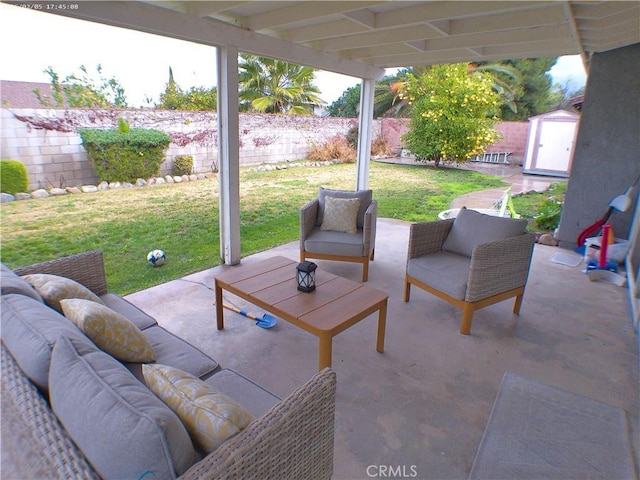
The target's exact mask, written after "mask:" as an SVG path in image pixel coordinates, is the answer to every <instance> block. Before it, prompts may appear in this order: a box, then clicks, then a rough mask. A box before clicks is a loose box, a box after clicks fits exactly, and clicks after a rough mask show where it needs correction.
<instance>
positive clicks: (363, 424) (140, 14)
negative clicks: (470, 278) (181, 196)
mask: <svg viewBox="0 0 640 480" xmlns="http://www.w3.org/2000/svg"><path fill="white" fill-rule="evenodd" d="M81 6H82V8H79V9H77V10H66V11H62V10H56V11H54V12H49V13H56V14H62V15H68V16H72V17H75V18H80V19H85V20H89V21H96V22H101V23H106V24H111V25H116V26H121V27H125V28H133V29H137V30H141V31H146V32H150V33H155V34H160V35H166V36H172V37H174V38H181V39H185V40H189V41H194V42H199V43H204V44H208V45H213V46H216V47H217V48H218V54H217V59H216V60H217V65H218V78H219V84H218V91H219V105H220V110H219V113H220V114H219V119H220V122H221V123H220V125H219V132H220V133H219V149H220V150H219V158H220V182H221V188H220V192H221V194H220V231H221V238H220V256H221V258H223V259H224V262H225V263H226V264H227V265H225V266H221V267H216V268H214V269H210V270H206V271H203V272H200V273H197V274H194V275H190V276H188V277H185V278H182V279H179V280H175V281H172V282H169V283H167V284H165V285H161V286H158V287H154V288H152V289H148V290H144V291H141V292H137V293H135V294H132V295H130V296H129V297H128V299H129V300H130V301H131V302H133V303H135V304H136V305H138V306H139V307H140V308H142V309H143V310H145V311H147V312H148V313H149V314H150V315H152V316H154V317H155V318H156V319H157V320H158V322H159V323H160V324H161V325H162V326H164V327H165V328H167V329H169V330H171V331H172V332H174V333H176V334H178V335H179V336H181V337H183V338H185V339H186V340H187V341H189V342H191V343H193V344H194V345H196V346H197V347H199V348H201V349H202V350H203V351H205V352H206V353H208V354H209V355H211V356H212V357H213V358H215V359H216V360H218V361H219V362H220V363H221V364H222V365H224V366H225V367H227V368H232V369H236V370H238V371H239V372H240V373H246V374H247V375H248V376H250V377H251V378H252V379H254V380H255V381H257V382H259V383H261V384H263V385H265V386H267V387H268V388H269V389H271V390H273V391H274V392H276V393H277V394H279V395H280V396H285V395H287V394H288V393H290V392H291V391H292V390H293V389H294V388H295V387H296V386H297V385H299V384H301V383H302V382H303V381H304V380H305V379H307V378H308V377H309V376H310V375H311V374H312V373H313V372H314V371H315V370H316V368H317V348H318V345H317V340H316V338H315V337H313V336H311V335H308V334H306V333H305V332H303V331H301V330H300V329H298V328H296V327H294V326H292V325H289V324H287V323H285V322H280V323H279V324H278V326H277V327H275V328H273V329H271V330H264V329H261V328H258V327H256V326H255V325H254V324H253V322H251V321H249V320H247V319H246V318H244V317H241V316H239V315H234V316H233V317H232V314H230V313H228V317H227V321H226V328H225V329H224V330H223V331H217V330H216V328H215V319H214V305H213V280H214V277H215V275H216V274H217V273H218V272H221V271H223V270H225V269H228V268H242V265H243V264H249V263H251V262H255V261H257V260H259V259H261V258H265V257H268V256H272V255H283V256H285V257H288V258H291V259H297V258H298V243H297V242H293V243H290V244H287V245H284V246H281V247H278V248H275V249H272V250H269V251H266V252H262V253H260V254H257V255H254V256H251V257H248V258H244V259H242V262H241V261H240V260H241V259H240V248H239V246H240V236H239V232H240V228H239V227H240V225H239V222H240V219H239V186H238V155H239V145H238V128H237V126H238V125H237V117H238V112H237V91H236V90H237V89H235V84H236V83H237V54H238V52H239V51H246V52H250V53H254V54H256V55H263V56H272V57H275V58H279V59H283V60H287V61H291V62H295V63H299V64H304V65H310V66H313V67H315V68H320V69H325V70H329V71H335V72H338V73H343V74H347V75H352V76H357V77H359V78H362V97H361V109H360V119H359V120H360V126H361V128H360V138H359V143H358V152H359V153H358V163H357V168H356V172H355V186H356V188H365V187H366V186H367V175H368V162H369V147H370V142H371V138H370V132H371V129H370V128H369V126H370V120H371V117H372V104H373V90H374V84H375V80H376V79H378V78H380V77H381V76H382V74H383V72H384V70H383V68H384V67H401V66H409V65H430V64H436V63H451V62H462V61H467V62H473V61H485V60H486V61H491V60H499V59H505V58H523V57H535V56H557V55H567V54H580V55H581V56H582V58H583V61H584V62H585V64H586V65H588V66H589V65H593V69H591V71H590V72H589V74H590V79H589V83H588V86H587V93H586V96H585V104H584V109H583V113H582V116H583V118H582V121H581V127H580V133H579V135H578V140H577V148H576V150H575V152H576V153H575V158H574V164H573V169H574V170H573V172H572V177H571V179H570V181H569V191H568V195H567V203H566V207H565V214H564V215H563V219H562V224H561V227H562V228H561V230H562V231H564V232H566V233H565V234H564V235H566V237H565V238H566V239H568V240H573V239H574V238H575V235H574V231H575V230H578V231H579V230H580V229H582V228H584V227H585V226H587V225H589V224H590V223H592V222H593V221H594V220H596V217H597V215H598V213H600V212H601V211H602V205H606V203H607V202H608V201H609V200H610V199H611V198H612V197H613V196H615V195H616V194H618V193H621V192H622V191H624V188H625V187H626V186H627V184H628V182H629V179H630V178H631V179H633V178H635V177H636V176H637V175H638V174H639V173H640V170H639V166H638V165H639V163H638V161H637V152H638V151H640V148H639V147H640V146H639V144H638V142H639V141H640V140H639V139H638V136H637V132H638V105H639V101H640V97H639V94H638V88H637V87H638V78H640V77H639V76H638V75H637V71H638V68H639V67H638V64H637V62H634V61H633V60H629V59H630V58H631V59H633V58H636V59H637V52H638V46H639V45H638V44H639V42H640V30H638V28H637V25H638V23H637V20H638V16H639V12H640V7H639V6H638V3H637V2H573V1H567V2H537V1H536V2H422V1H420V2H418V1H416V2H313V3H311V2H82V3H81ZM207 61H212V62H213V59H207ZM620 88H623V89H624V92H622V93H624V95H622V94H621V92H620V90H619V89H620ZM621 98H623V99H624V100H623V101H621V100H620V99H621ZM613 138H615V142H613V141H611V139H613ZM601 159H606V160H607V161H606V162H601V161H600V160H601ZM633 215H634V210H633V209H632V210H631V211H629V212H628V214H627V215H626V216H625V217H624V218H622V222H621V224H620V225H621V226H620V228H619V229H616V231H628V230H629V226H630V225H631V222H632V219H633ZM636 215H637V211H636ZM408 228H409V226H408V224H407V223H404V222H397V221H393V220H389V219H380V220H379V221H378V230H377V241H376V260H375V262H373V264H372V266H371V270H370V275H369V282H368V284H369V285H371V286H373V287H375V288H378V289H380V290H384V291H386V292H387V293H388V294H389V311H388V315H387V334H386V342H385V352H384V353H382V354H380V353H377V352H376V350H375V347H374V345H375V320H374V319H373V318H368V319H365V320H364V321H362V322H360V323H358V324H357V325H355V326H353V327H352V328H350V329H348V330H347V331H345V332H342V333H341V334H340V335H338V336H337V337H336V338H335V339H334V346H333V368H334V370H335V371H336V372H337V374H338V394H337V405H336V431H335V462H334V477H335V478H336V479H352V478H370V477H372V476H374V475H371V473H372V472H374V471H375V476H378V477H382V476H383V475H380V472H381V470H380V468H377V467H380V466H391V467H394V468H397V467H400V468H402V467H404V470H402V472H403V473H404V474H405V476H408V477H415V478H455V479H458V478H465V477H467V475H468V474H469V472H470V471H471V469H472V464H473V462H474V458H475V455H476V451H477V449H478V446H479V444H480V442H481V440H482V438H483V432H484V429H485V425H486V424H487V421H488V419H489V417H490V413H491V409H492V405H493V402H494V400H495V398H496V395H497V394H498V392H499V387H500V384H501V380H502V378H503V376H504V374H505V372H512V373H515V374H517V375H520V376H522V377H525V378H527V379H531V380H532V381H536V382H540V383H542V384H546V385H551V386H554V387H557V388H559V389H562V390H566V391H568V392H573V393H575V394H578V395H580V396H583V397H586V398H588V399H593V400H596V401H599V402H603V403H605V404H608V405H611V406H613V407H616V408H620V409H622V410H621V411H622V416H623V417H624V418H626V419H627V420H628V422H626V423H627V425H628V428H622V429H621V431H620V432H619V433H620V435H621V436H623V437H626V438H627V439H630V441H631V442H635V443H633V444H632V445H631V447H632V448H633V451H634V452H637V451H638V447H639V445H638V443H637V438H638V434H639V433H640V432H639V429H638V412H639V395H638V384H639V380H638V349H637V345H638V344H637V336H636V333H635V331H634V327H633V324H632V322H630V314H629V310H630V308H629V298H630V296H631V297H634V295H636V296H637V293H633V292H632V293H631V295H630V294H629V292H628V291H627V289H625V288H620V287H617V286H614V285H610V284H607V283H604V282H590V281H589V280H588V278H587V276H586V275H585V274H584V273H582V272H581V266H576V267H569V266H566V265H562V264H557V263H553V262H551V257H552V256H553V255H554V254H555V253H557V252H558V251H559V250H558V249H557V248H555V247H546V246H541V245H536V247H535V253H534V259H533V264H532V268H531V273H530V277H529V282H528V286H527V290H526V292H525V296H524V303H523V306H522V310H521V314H520V315H519V316H514V315H513V314H512V313H511V306H512V305H511V302H503V303H500V304H496V305H493V306H491V307H487V308H486V309H483V310H480V311H478V312H477V313H476V315H475V321H474V327H473V332H472V335H471V336H468V337H467V336H462V335H460V334H458V318H459V312H458V311H457V310H456V309H455V308H454V307H452V306H450V305H449V304H447V303H445V302H442V301H441V300H439V299H437V298H436V297H433V296H430V295H427V294H426V293H423V292H417V291H416V292H414V293H413V295H412V299H411V302H409V303H405V302H403V300H402V285H403V274H404V265H405V260H406V252H407V239H408ZM638 255H640V251H636V252H634V254H633V256H634V258H635V259H636V261H637V257H638ZM238 263H240V265H239V266H236V267H231V266H229V265H234V264H238ZM317 263H318V265H319V267H320V268H326V269H327V270H329V271H330V272H332V273H335V274H337V275H342V276H345V277H347V278H351V279H357V278H358V277H359V270H358V267H357V266H353V265H351V264H343V263H331V262H324V261H318V262H317ZM635 290H637V287H636V288H635ZM634 298H635V297H634ZM227 300H228V301H230V302H236V303H239V302H237V300H236V299H234V298H228V299H227ZM634 301H635V300H634ZM241 306H243V307H247V308H248V309H249V310H251V306H250V305H242V304H241ZM586 420H587V421H588V418H587V419H586ZM629 429H630V431H629ZM611 446H612V445H611V444H603V445H602V449H603V450H605V449H606V448H608V447H611ZM625 448H626V447H625ZM628 450H631V449H628ZM616 453H620V450H618V451H617V452H616ZM627 453H628V455H627ZM623 455H626V456H627V458H628V457H632V456H633V454H632V452H630V451H629V452H627V451H624V452H623ZM635 457H636V458H635V460H634V461H635V465H638V463H639V462H638V459H637V453H636V455H635ZM588 460H589V459H588V458H586V459H585V462H587V461H588ZM514 462H517V459H515V458H514ZM370 466H374V470H368V467H370ZM387 471H388V470H387ZM396 471H397V470H396ZM534 476H535V475H534ZM576 476H577V477H578V478H584V475H576ZM635 476H637V466H636V473H635ZM565 477H566V475H565Z"/></svg>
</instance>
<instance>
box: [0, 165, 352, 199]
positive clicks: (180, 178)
mask: <svg viewBox="0 0 640 480" xmlns="http://www.w3.org/2000/svg"><path fill="white" fill-rule="evenodd" d="M335 163H341V162H340V161H339V160H333V161H324V162H287V163H283V164H276V165H272V164H268V165H260V166H258V167H251V168H248V169H247V171H249V172H270V171H274V170H286V169H288V168H295V167H321V166H325V165H333V164H335ZM216 174H217V172H209V173H197V174H191V175H165V176H164V177H151V178H149V179H147V180H145V179H143V178H139V179H137V180H136V181H135V183H129V182H112V183H109V182H100V183H99V184H98V185H82V186H79V187H65V188H58V187H54V188H50V189H49V190H47V189H44V188H39V189H37V190H34V191H33V192H30V193H27V192H19V193H16V194H15V195H11V194H10V193H0V203H6V202H13V201H16V200H29V199H36V198H49V197H59V196H62V195H76V194H81V193H94V192H100V191H104V190H115V189H119V188H134V187H147V186H152V185H165V184H171V183H182V182H194V181H198V180H204V179H206V178H213V177H214V176H215V175H216Z"/></svg>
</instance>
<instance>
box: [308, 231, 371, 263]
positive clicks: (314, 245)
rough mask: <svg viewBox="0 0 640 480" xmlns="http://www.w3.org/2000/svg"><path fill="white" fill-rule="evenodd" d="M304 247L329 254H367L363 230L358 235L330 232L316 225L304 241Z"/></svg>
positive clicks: (314, 251) (356, 255)
mask: <svg viewBox="0 0 640 480" xmlns="http://www.w3.org/2000/svg"><path fill="white" fill-rule="evenodd" d="M304 249H305V250H306V251H307V252H312V253H325V254H328V255H345V256H347V257H363V256H365V255H366V254H365V252H364V244H363V240H362V230H358V235H353V234H350V233H344V232H329V231H323V230H320V227H314V229H313V230H312V231H311V233H310V234H309V235H307V239H306V240H305V241H304Z"/></svg>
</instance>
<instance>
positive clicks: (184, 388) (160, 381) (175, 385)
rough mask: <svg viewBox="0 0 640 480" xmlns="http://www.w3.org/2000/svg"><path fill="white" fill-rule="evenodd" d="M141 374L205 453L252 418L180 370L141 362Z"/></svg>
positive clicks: (223, 395) (242, 409)
mask: <svg viewBox="0 0 640 480" xmlns="http://www.w3.org/2000/svg"><path fill="white" fill-rule="evenodd" d="M142 374H143V376H144V380H145V383H146V384H147V386H148V387H149V388H150V389H151V390H152V391H153V392H154V393H155V394H156V395H158V397H160V399H161V400H162V401H163V402H165V403H166V404H167V405H168V406H169V407H170V408H171V409H172V410H173V411H174V412H176V414H177V415H178V417H180V420H182V423H184V425H185V426H186V427H187V430H188V431H189V433H190V434H191V437H192V438H193V439H194V441H195V442H196V443H197V444H198V446H199V447H200V449H201V450H202V451H203V452H205V453H211V452H212V451H214V450H215V449H216V448H218V447H219V446H220V445H221V444H222V443H223V442H224V441H225V440H226V439H227V438H229V437H231V436H233V435H235V434H236V433H238V432H240V431H241V430H242V429H244V428H245V427H246V426H247V425H249V423H251V421H252V420H253V415H251V412H249V411H248V410H247V409H246V408H244V407H243V406H242V405H240V404H239V403H238V402H236V401H235V400H233V399H231V398H229V397H228V396H226V395H225V394H223V393H220V392H217V391H215V390H213V389H212V388H211V387H210V386H209V385H208V384H207V383H205V382H204V381H202V380H200V379H198V378H196V377H194V376H193V375H190V374H188V373H186V372H183V371H182V370H180V369H177V368H174V367H169V366H166V365H158V364H151V365H143V366H142Z"/></svg>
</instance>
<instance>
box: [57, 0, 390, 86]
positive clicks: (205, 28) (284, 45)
mask: <svg viewBox="0 0 640 480" xmlns="http://www.w3.org/2000/svg"><path fill="white" fill-rule="evenodd" d="M49 13H53V14H56V15H63V16H67V17H72V18H79V19H82V20H89V21H92V22H97V23H103V24H106V25H113V26H116V27H122V28H129V29H134V30H138V31H141V32H146V33H153V34H156V35H162V36H165V37H171V38H178V39H180V40H186V41H188V42H194V43H199V44H203V45H209V46H212V47H216V46H220V45H231V46H235V47H237V48H238V49H239V50H240V51H242V52H247V53H252V54H254V55H259V56H264V57H272V58H277V59H281V60H286V61H288V62H291V63H295V64H298V65H305V66H310V67H313V68H318V69H320V70H327V71H330V72H336V73H341V74H344V75H349V76H353V77H358V78H374V79H379V78H382V76H383V75H384V70H383V69H381V68H377V67H375V66H373V65H366V64H362V63H358V62H354V61H352V60H349V59H344V58H339V57H337V56H335V55H330V54H328V53H325V52H319V51H315V50H312V49H310V48H307V47H304V46H301V45H296V44H293V43H289V42H285V41H283V40H280V39H278V38H273V37H269V36H266V35H261V34H259V33H255V32H250V31H247V30H244V29H241V28H238V27H234V26H232V25H227V24H225V23H223V22H220V21H216V20H212V19H200V18H195V17H190V18H189V20H188V21H186V19H185V17H184V14H180V13H176V12H174V11H172V10H168V9H165V8H160V7H154V6H151V5H149V4H145V3H142V2H117V1H116V2H100V1H97V2H83V4H82V8H79V9H77V10H51V11H49Z"/></svg>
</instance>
